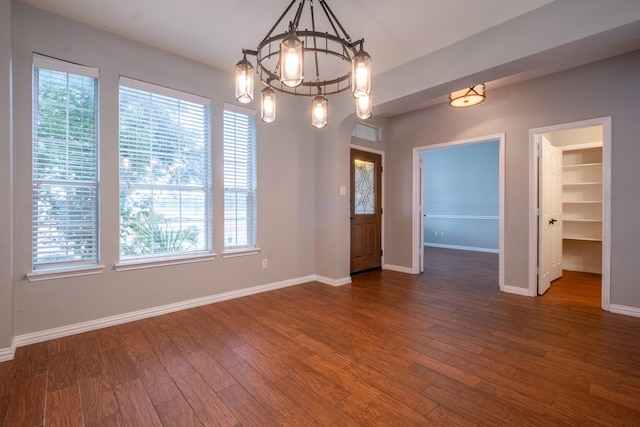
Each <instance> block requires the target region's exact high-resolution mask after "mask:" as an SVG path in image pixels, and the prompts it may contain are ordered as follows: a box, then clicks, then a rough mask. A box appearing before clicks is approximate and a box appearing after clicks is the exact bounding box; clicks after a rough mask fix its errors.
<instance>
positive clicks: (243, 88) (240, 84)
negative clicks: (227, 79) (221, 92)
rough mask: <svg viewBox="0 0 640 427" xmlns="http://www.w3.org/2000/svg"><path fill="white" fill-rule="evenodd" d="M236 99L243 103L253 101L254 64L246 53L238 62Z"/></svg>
mask: <svg viewBox="0 0 640 427" xmlns="http://www.w3.org/2000/svg"><path fill="white" fill-rule="evenodd" d="M236 99H237V100H238V102H241V103H243V104H248V103H249V102H251V101H253V65H251V62H249V61H248V60H247V55H246V54H245V55H244V57H243V58H242V60H241V61H240V62H238V63H237V64H236Z"/></svg>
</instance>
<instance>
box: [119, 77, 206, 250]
mask: <svg viewBox="0 0 640 427" xmlns="http://www.w3.org/2000/svg"><path fill="white" fill-rule="evenodd" d="M210 103H211V102H210V100H208V99H205V98H201V97H198V96H195V95H191V94H187V93H183V92H178V91H175V90H172V89H168V88H164V87H159V86H155V85H151V84H148V83H144V82H140V81H136V80H132V79H128V78H125V77H121V78H120V258H121V259H124V260H126V259H129V260H132V259H149V258H152V257H166V256H179V255H195V254H197V253H198V252H201V253H202V252H210V251H211V237H210V236H211V227H210V224H211V213H210V212H211V178H210V177H211V168H210V161H209V159H210V152H211V150H210V145H211V142H210V141H211V138H210V136H209V134H210V120H211V119H210V117H211V114H210Z"/></svg>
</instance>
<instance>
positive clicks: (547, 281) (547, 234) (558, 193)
mask: <svg viewBox="0 0 640 427" xmlns="http://www.w3.org/2000/svg"><path fill="white" fill-rule="evenodd" d="M538 170H539V179H540V182H539V186H538V189H539V190H538V206H539V208H540V215H539V218H538V219H539V223H538V230H539V232H538V251H539V252H538V266H539V274H538V294H539V295H542V294H544V293H545V292H546V291H547V290H548V289H549V288H550V287H551V282H552V281H554V280H556V279H558V278H560V277H562V150H560V149H559V148H557V147H554V146H553V145H551V143H550V142H549V141H548V140H547V139H546V138H544V136H543V137H541V141H540V163H539V168H538Z"/></svg>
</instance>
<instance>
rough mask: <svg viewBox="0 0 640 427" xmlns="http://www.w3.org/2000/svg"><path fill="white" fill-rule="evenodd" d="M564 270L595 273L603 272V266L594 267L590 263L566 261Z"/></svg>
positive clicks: (563, 266)
mask: <svg viewBox="0 0 640 427" xmlns="http://www.w3.org/2000/svg"><path fill="white" fill-rule="evenodd" d="M562 269H563V270H569V271H580V272H582V273H593V274H602V267H592V266H588V265H572V264H569V265H567V264H566V263H564V262H563V263H562Z"/></svg>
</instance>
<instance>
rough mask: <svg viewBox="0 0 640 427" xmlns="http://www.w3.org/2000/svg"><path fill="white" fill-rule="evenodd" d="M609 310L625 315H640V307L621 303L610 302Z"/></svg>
mask: <svg viewBox="0 0 640 427" xmlns="http://www.w3.org/2000/svg"><path fill="white" fill-rule="evenodd" d="M609 311H610V312H612V313H616V314H624V315H625V316H633V317H640V308H636V307H627V306H625V305H619V304H609Z"/></svg>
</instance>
